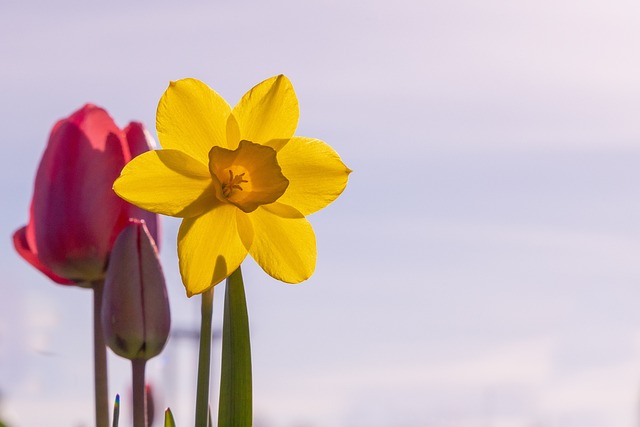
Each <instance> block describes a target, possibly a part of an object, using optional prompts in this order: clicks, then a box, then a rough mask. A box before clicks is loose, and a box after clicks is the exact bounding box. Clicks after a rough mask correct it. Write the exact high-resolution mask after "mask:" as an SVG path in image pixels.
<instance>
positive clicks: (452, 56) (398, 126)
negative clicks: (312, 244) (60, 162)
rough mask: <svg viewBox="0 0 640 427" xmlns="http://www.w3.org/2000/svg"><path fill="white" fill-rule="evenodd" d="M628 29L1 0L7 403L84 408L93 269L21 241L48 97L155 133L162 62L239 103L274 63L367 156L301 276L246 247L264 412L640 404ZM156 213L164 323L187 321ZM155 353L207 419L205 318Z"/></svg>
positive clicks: (473, 419) (636, 129)
mask: <svg viewBox="0 0 640 427" xmlns="http://www.w3.org/2000/svg"><path fill="white" fill-rule="evenodd" d="M134 3H135V4H134ZM639 52H640V3H638V2H637V1H636V0H611V1H607V2H604V1H594V0H586V1H584V0H583V1H577V0H553V1H552V0H536V1H533V0H531V1H528V0H526V1H508V0H503V1H498V0H489V1H484V2H478V1H471V0H467V1H463V0H454V1H447V2H435V1H409V0H396V1H393V2H382V1H366V2H365V1H354V2H344V1H337V0H335V1H333V0H331V1H324V2H296V1H293V0H278V1H269V2H260V1H235V2H225V1H214V0H209V1H204V0H203V1H185V2H173V1H169V0H161V1H150V0H147V1H139V2H128V1H124V0H117V1H111V2H102V3H100V4H96V3H87V2H84V1H79V0H76V1H74V0H61V1H58V2H49V1H44V0H43V1H29V0H23V1H7V2H5V3H3V4H2V5H1V6H0V58H1V61H2V62H1V65H2V66H1V67H0V82H1V83H0V86H1V88H2V97H0V117H2V129H3V131H4V132H3V142H2V147H3V148H4V155H3V156H0V188H1V189H2V195H3V197H4V200H5V204H4V206H5V209H3V210H2V212H0V230H1V233H0V235H4V236H5V245H2V246H0V265H1V268H2V272H3V280H2V282H0V283H1V286H2V290H3V294H4V295H5V297H4V298H0V392H1V393H2V396H3V399H2V401H1V402H0V416H1V417H4V418H5V419H7V420H8V421H9V422H10V424H11V426H13V427H39V426H42V425H48V426H51V427H69V426H72V427H79V426H89V425H91V422H92V411H93V406H92V405H93V403H92V402H93V401H92V378H91V376H92V371H91V369H92V362H91V335H90V334H91V295H90V292H88V291H85V290H79V289H71V288H65V287H62V286H58V285H55V284H53V283H51V282H49V281H48V279H46V278H45V277H44V276H42V275H41V274H40V273H38V272H37V271H35V270H34V269H33V268H31V267H30V266H29V265H28V264H27V263H26V262H24V261H23V260H22V259H20V258H19V257H18V256H17V255H16V254H15V252H14V250H13V248H12V246H11V244H10V236H11V234H12V233H13V231H14V230H15V229H17V228H18V227H20V226H22V225H23V224H24V223H25V222H26V220H27V212H28V205H29V201H30V199H31V193H32V187H33V181H34V177H35V171H36V168H37V165H38V162H39V159H40V156H41V154H42V151H43V149H44V147H45V144H46V142H47V139H48V136H49V131H50V129H51V126H52V125H53V123H54V122H55V121H56V120H58V119H59V118H62V117H65V116H68V115H69V114H70V113H71V112H73V111H75V110H76V109H78V108H79V107H81V106H82V105H83V104H84V103H86V102H93V103H95V104H98V105H100V106H102V107H104V108H106V109H107V110H108V111H109V112H110V113H111V115H112V116H113V117H114V119H115V120H116V122H117V123H118V124H119V125H120V126H125V125H126V124H127V123H128V122H129V121H130V120H139V121H142V122H143V123H144V124H145V125H146V126H147V127H148V128H149V130H150V131H151V133H152V134H154V135H155V128H154V123H155V108H156V105H157V102H158V99H159V98H160V96H161V95H162V92H163V91H164V89H165V88H166V86H167V85H168V83H169V81H170V80H177V79H179V78H183V77H195V78H199V79H201V80H203V81H204V82H206V83H207V84H209V85H210V86H211V87H213V88H214V89H215V90H216V91H218V92H219V93H220V94H222V95H223V96H224V97H225V98H226V99H227V100H228V101H229V103H231V104H235V102H236V101H237V100H238V99H239V98H240V97H241V96H242V94H243V93H244V92H245V91H246V90H248V89H249V88H251V87H252V86H253V85H254V84H256V83H258V82H260V81H262V80H264V79H266V78H268V77H270V76H272V75H275V74H279V73H283V74H286V75H287V76H288V77H289V78H290V79H291V81H292V82H293V84H294V87H295V88H296V92H297V94H298V98H299V101H300V108H301V116H300V123H299V127H298V131H297V134H298V135H304V136H311V137H316V138H320V139H322V140H324V141H326V142H328V143H329V144H330V145H331V146H333V147H334V148H335V149H336V150H337V151H338V153H340V155H341V156H342V158H343V160H344V161H345V163H346V164H347V165H348V166H349V167H350V168H351V169H353V170H354V173H353V174H352V175H351V178H350V182H349V185H348V187H347V189H346V191H345V193H344V194H343V195H342V196H341V198H340V199H338V201H336V202H335V203H334V204H333V205H331V206H329V207H328V208H327V209H325V210H323V211H321V212H319V213H317V214H314V215H312V216H311V217H310V221H311V223H312V224H313V226H314V229H315V231H316V235H317V238H318V251H319V257H318V264H317V268H316V273H315V275H314V276H313V277H312V278H311V279H310V280H309V281H307V282H305V283H303V284H300V285H296V286H289V285H284V284H282V283H279V282H276V281H275V280H273V279H271V278H270V277H268V276H267V275H265V274H264V273H263V272H262V271H261V270H260V269H259V268H258V267H256V266H255V264H254V263H253V262H252V261H248V262H247V263H245V264H246V266H245V268H244V272H245V282H246V286H247V297H248V305H249V315H250V319H251V327H252V348H253V364H254V403H255V414H256V427H422V426H428V427H454V426H455V427H480V426H482V427H525V426H526V427H532V426H536V427H573V426H579V427H635V426H637V425H638V422H639V420H638V412H639V408H640V310H639V309H638V306H639V305H640V262H639V260H640V197H639V193H638V190H637V187H638V183H639V182H640V168H639V167H638V161H639V160H640V120H639V119H638V117H639V113H640V78H639V76H640V55H639ZM163 221H164V222H163V225H164V235H163V242H162V243H163V249H162V250H163V253H162V258H163V263H164V268H165V272H166V275H167V278H168V285H169V292H170V298H171V305H172V313H173V319H174V326H175V327H177V328H194V327H195V326H196V324H197V322H198V310H199V301H198V300H197V299H196V298H192V299H191V300H189V299H187V298H186V296H185V293H184V289H183V286H182V284H181V283H180V280H179V275H178V270H177V257H176V254H175V239H176V233H177V227H178V224H179V222H178V221H176V220H174V219H167V218H165V219H163ZM222 291H223V288H222V287H221V288H220V289H219V290H218V292H217V294H216V298H217V300H216V307H217V310H218V312H217V316H218V317H217V319H218V321H220V319H221V318H220V308H221V299H222V295H223V292H222ZM217 326H218V327H219V326H220V325H219V324H218V325H217ZM216 345H219V343H216ZM218 349H219V348H218ZM214 351H215V350H214ZM109 361H110V368H111V374H112V376H111V383H110V392H111V393H112V394H115V393H116V392H119V393H121V394H122V395H123V396H126V395H127V393H129V392H128V389H127V387H128V385H127V384H128V381H129V372H128V369H129V368H128V364H127V363H126V361H124V360H122V359H119V358H118V357H117V356H113V355H112V356H111V357H110V360H109ZM217 369H219V361H218V360H217V359H216V360H214V363H213V365H212V371H213V372H214V376H213V379H212V391H213V394H214V397H215V394H216V389H217V384H216V381H217V379H218V374H217V373H216V372H217ZM149 379H150V380H151V381H153V382H154V384H156V385H157V387H158V388H159V389H163V391H162V392H161V395H162V396H161V397H162V402H159V405H160V406H161V407H164V406H171V407H172V408H173V409H174V412H175V414H176V418H177V420H178V422H179V425H189V424H192V423H193V390H194V388H195V386H194V381H195V354H194V351H193V347H192V344H190V343H189V342H188V341H187V342H185V341H179V340H176V339H172V340H170V342H169V345H168V347H167V349H166V351H165V353H163V355H162V356H161V357H159V358H158V359H155V360H153V361H152V362H151V363H150V366H149ZM213 402H214V403H215V399H214V400H213ZM123 406H126V405H124V398H123ZM214 406H215V405H214ZM121 425H122V424H121ZM124 425H127V424H124Z"/></svg>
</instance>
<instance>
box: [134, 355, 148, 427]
mask: <svg viewBox="0 0 640 427" xmlns="http://www.w3.org/2000/svg"><path fill="white" fill-rule="evenodd" d="M146 364H147V361H146V360H144V359H133V360H131V373H132V378H133V427H147V393H146V390H145V384H144V369H145V366H146Z"/></svg>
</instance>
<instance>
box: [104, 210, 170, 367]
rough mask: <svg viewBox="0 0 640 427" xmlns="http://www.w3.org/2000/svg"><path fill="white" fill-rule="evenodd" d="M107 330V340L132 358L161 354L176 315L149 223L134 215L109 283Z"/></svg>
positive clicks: (119, 352) (109, 271)
mask: <svg viewBox="0 0 640 427" xmlns="http://www.w3.org/2000/svg"><path fill="white" fill-rule="evenodd" d="M101 313H102V330H103V331H104V337H105V341H106V342H107V345H108V346H109V347H110V348H111V350H113V352H114V353H116V354H117V355H119V356H122V357H125V358H127V359H131V360H133V359H144V360H148V359H150V358H152V357H154V356H157V355H158V354H159V353H160V352H161V351H162V349H163V348H164V345H165V343H166V341H167V337H168V336H169V328H170V325H171V316H170V313H169V299H168V297H167V287H166V284H165V280H164V275H163V274H162V267H161V266H160V259H159V258H158V250H157V248H156V246H155V243H154V242H153V238H152V237H151V236H150V235H149V232H148V231H147V227H146V226H145V224H144V222H141V221H136V220H132V221H131V223H130V224H129V225H128V226H127V227H125V228H124V230H122V233H120V235H119V236H118V238H117V239H116V242H115V244H114V245H113V252H112V256H111V261H110V262H109V268H108V269H107V276H106V279H105V282H104V297H103V300H102V310H101Z"/></svg>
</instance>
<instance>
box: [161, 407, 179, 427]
mask: <svg viewBox="0 0 640 427" xmlns="http://www.w3.org/2000/svg"><path fill="white" fill-rule="evenodd" d="M164 427H176V422H175V420H174V419H173V414H172V413H171V409H169V408H167V409H166V410H165V411H164Z"/></svg>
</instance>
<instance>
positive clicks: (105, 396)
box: [93, 280, 109, 427]
mask: <svg viewBox="0 0 640 427" xmlns="http://www.w3.org/2000/svg"><path fill="white" fill-rule="evenodd" d="M103 290H104V281H103V280H96V281H94V282H93V357H94V359H93V360H94V365H93V372H94V386H95V406H96V407H95V409H96V427H109V390H108V383H107V347H106V344H105V341H104V334H103V332H102V317H101V314H100V313H101V310H102V293H103Z"/></svg>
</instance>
